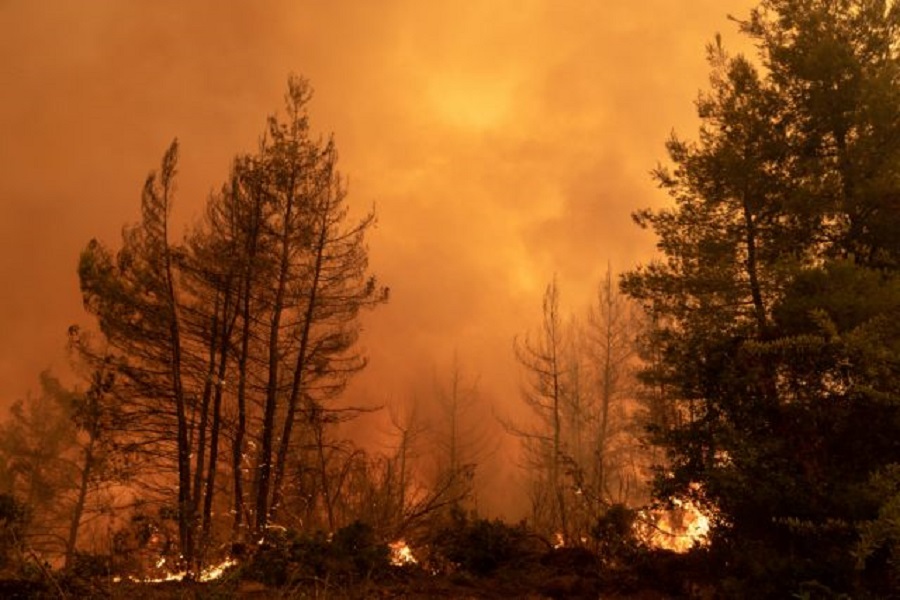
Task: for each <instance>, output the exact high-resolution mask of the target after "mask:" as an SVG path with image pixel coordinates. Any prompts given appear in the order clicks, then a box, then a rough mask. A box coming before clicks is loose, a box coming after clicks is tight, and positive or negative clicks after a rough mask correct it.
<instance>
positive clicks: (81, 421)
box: [0, 372, 111, 566]
mask: <svg viewBox="0 0 900 600" xmlns="http://www.w3.org/2000/svg"><path fill="white" fill-rule="evenodd" d="M109 384H110V382H109V380H108V379H106V380H105V379H104V377H103V376H102V374H101V375H97V376H95V378H94V380H93V381H92V385H91V388H90V389H89V390H88V391H87V392H84V393H83V392H80V391H79V390H77V389H75V390H71V389H68V388H66V387H65V386H63V385H62V384H61V383H60V381H59V380H58V379H57V378H56V377H54V376H53V375H51V374H50V373H49V372H44V373H42V374H41V376H40V388H41V391H40V394H38V395H29V396H28V397H26V398H25V399H24V400H20V401H18V402H16V403H15V404H13V406H12V407H11V409H10V413H9V416H8V418H7V419H6V420H5V421H4V422H3V423H2V425H0V461H2V464H3V486H2V490H0V491H2V492H3V493H5V494H8V495H9V498H11V499H14V501H16V502H19V503H21V505H22V507H24V509H25V510H27V513H28V517H29V518H28V522H27V527H26V526H25V524H23V523H24V522H23V523H19V524H18V525H17V527H18V532H19V533H18V535H19V536H20V542H22V543H26V544H27V545H28V547H29V548H30V549H32V550H34V551H37V552H40V553H41V554H42V555H43V556H45V557H47V558H48V559H50V558H59V557H63V558H64V559H65V563H66V566H68V565H69V563H70V562H71V560H72V557H73V555H74V553H75V550H76V548H77V545H78V542H79V533H80V531H81V526H82V524H83V520H84V517H85V515H87V514H88V513H93V512H94V509H95V508H97V507H96V506H94V503H93V502H92V498H94V497H95V496H96V492H98V491H99V490H100V489H101V487H102V486H103V484H104V482H106V481H107V480H108V479H109V478H110V477H111V473H110V472H109V470H108V469H106V467H105V464H104V463H105V457H106V452H107V449H108V447H107V445H106V444H105V443H104V440H103V439H102V430H103V426H102V425H101V423H104V422H105V420H106V418H107V416H108V411H107V410H106V408H107V398H106V392H107V390H108V386H109Z"/></svg>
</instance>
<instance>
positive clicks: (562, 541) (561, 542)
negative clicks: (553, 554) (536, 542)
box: [553, 531, 566, 550]
mask: <svg viewBox="0 0 900 600" xmlns="http://www.w3.org/2000/svg"><path fill="white" fill-rule="evenodd" d="M565 545H566V538H564V537H563V534H562V533H560V532H559V531H557V532H556V533H554V534H553V549H554V550H559V549H560V548H562V547H563V546H565Z"/></svg>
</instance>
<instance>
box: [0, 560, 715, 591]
mask: <svg viewBox="0 0 900 600" xmlns="http://www.w3.org/2000/svg"><path fill="white" fill-rule="evenodd" d="M561 556H564V554H563V555H560V554H558V553H554V558H555V559H556V560H554V561H546V560H542V561H540V562H533V563H529V564H527V565H517V566H510V567H509V568H505V567H504V568H501V569H498V570H497V571H495V572H493V573H491V574H490V575H489V576H484V577H477V576H474V575H471V574H469V573H464V572H457V573H449V574H447V573H444V574H437V575H434V574H431V573H429V572H427V571H426V570H424V569H421V568H418V567H410V568H407V567H401V568H396V569H392V570H391V572H390V573H388V574H382V575H381V576H379V577H377V578H375V577H371V578H362V579H360V580H356V581H351V582H342V583H336V582H333V581H328V580H327V579H314V578H313V579H305V580H297V581H294V582H292V583H291V584H289V585H285V586H282V587H275V586H267V585H265V584H263V583H260V582H257V581H254V580H251V579H242V578H241V570H240V569H239V568H238V569H235V570H233V571H230V572H226V574H225V575H224V576H223V577H222V578H221V579H218V580H215V581H210V582H205V583H201V582H190V581H167V582H159V583H149V582H134V581H128V580H125V581H114V580H112V579H110V578H102V577H100V578H93V579H89V580H86V579H79V580H74V581H73V580H70V581H48V580H38V581H14V580H5V581H3V580H0V598H8V599H19V598H21V599H32V598H33V599H43V598H70V599H73V600H74V599H82V598H85V599H91V598H96V599H109V600H137V599H138V598H140V599H144V598H146V599H148V600H169V599H184V600H205V599H208V600H219V599H222V600H224V599H227V598H238V599H254V600H262V599H266V598H274V599H284V600H293V599H331V600H362V599H385V600H387V599H393V598H404V599H410V600H419V599H422V600H424V599H427V598H438V599H460V600H487V599H493V598H521V599H526V600H551V599H557V598H560V599H561V598H565V599H575V600H577V599H582V598H583V599H591V600H597V599H598V598H602V599H604V600H664V599H668V598H687V597H697V592H698V590H697V589H689V588H688V587H686V584H685V582H684V581H681V580H679V579H678V577H679V570H680V569H678V565H677V564H675V563H667V564H666V565H665V570H666V571H667V573H666V574H665V575H664V576H659V572H657V574H655V575H654V574H651V573H646V572H645V573H638V572H635V571H634V570H633V569H631V568H629V567H626V568H625V569H624V570H623V569H619V570H615V571H607V572H605V573H604V572H603V571H601V570H600V569H597V568H596V567H595V566H590V567H589V566H587V565H584V564H579V562H578V560H571V561H570V560H566V559H563V560H559V558H560V557H561ZM573 558H576V559H577V557H573Z"/></svg>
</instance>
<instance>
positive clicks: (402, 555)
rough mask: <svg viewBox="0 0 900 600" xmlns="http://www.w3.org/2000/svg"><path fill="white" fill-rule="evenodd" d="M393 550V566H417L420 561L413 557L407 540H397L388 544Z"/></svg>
mask: <svg viewBox="0 0 900 600" xmlns="http://www.w3.org/2000/svg"><path fill="white" fill-rule="evenodd" d="M388 547H389V548H390V549H391V564H392V565H394V566H396V567H402V566H405V565H415V564H418V563H419V561H418V560H416V557H415V556H413V553H412V550H411V549H410V548H409V546H407V545H406V540H397V541H396V542H391V543H390V544H388Z"/></svg>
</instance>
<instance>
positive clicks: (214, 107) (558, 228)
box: [0, 0, 751, 413]
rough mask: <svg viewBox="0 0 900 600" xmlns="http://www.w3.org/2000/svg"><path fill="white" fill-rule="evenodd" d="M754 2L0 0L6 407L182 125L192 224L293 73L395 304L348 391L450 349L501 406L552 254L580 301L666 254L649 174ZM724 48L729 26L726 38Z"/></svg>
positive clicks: (22, 388)
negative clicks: (304, 86) (370, 227)
mask: <svg viewBox="0 0 900 600" xmlns="http://www.w3.org/2000/svg"><path fill="white" fill-rule="evenodd" d="M750 6H751V3H750V2H748V1H747V0H644V1H643V2H640V3H633V2H627V1H625V0H618V1H608V2H599V1H585V0H477V1H476V0H466V1H464V2H449V1H447V2H443V1H438V0H428V1H425V0H377V1H374V0H373V1H369V0H338V1H335V0H329V1H324V0H284V1H265V2H258V1H250V0H247V1H237V0H229V1H227V2H221V1H212V0H154V1H152V2H146V1H142V0H91V1H90V2H77V1H75V0H56V1H51V0H47V1H35V0H0V27H2V35H0V73H2V88H0V281H2V282H3V291H2V294H0V336H2V337H0V340H2V343H0V405H3V404H7V403H9V402H10V401H11V400H13V399H15V398H20V397H22V396H23V395H24V394H25V392H26V390H28V389H33V388H34V387H36V385H37V374H38V372H39V371H40V370H41V369H43V368H46V367H49V366H56V368H59V367H60V365H62V364H64V362H65V360H64V357H63V353H62V348H63V346H64V344H65V332H66V328H67V326H68V325H69V324H71V323H74V322H82V323H85V322H88V321H89V319H88V317H87V315H85V313H83V311H82V309H81V302H80V296H79V292H78V282H77V277H76V274H75V267H76V262H77V258H78V253H79V251H80V250H81V248H82V247H83V246H84V245H85V244H86V242H87V241H88V240H89V239H90V238H91V237H99V238H101V239H103V240H105V241H107V242H108V243H110V244H112V245H117V244H118V236H119V232H120V229H121V227H122V225H123V224H125V223H126V222H131V221H134V220H136V219H137V217H138V214H139V204H138V203H139V197H140V190H141V186H142V183H143V180H144V177H145V176H146V173H147V171H148V170H150V169H151V168H154V167H155V166H156V165H157V164H158V163H159V159H160V157H161V156H162V153H163V151H164V150H165V149H166V147H167V145H168V144H169V142H170V141H171V139H172V138H173V137H175V136H177V137H179V139H180V140H181V153H182V154H181V164H180V173H181V175H180V179H179V188H180V192H179V196H178V198H177V206H176V218H177V219H178V221H179V222H180V223H187V222H188V221H189V220H190V219H192V218H194V217H195V216H196V215H197V214H198V211H199V209H200V207H202V205H203V203H204V202H205V198H206V195H207V192H208V191H209V190H210V189H212V188H215V187H218V186H219V185H220V183H221V181H222V180H223V179H224V177H225V175H226V173H227V169H228V166H229V162H230V160H231V158H232V156H234V154H235V153H237V152H240V151H247V150H253V149H254V146H255V141H256V139H257V138H258V136H259V134H260V132H261V131H262V128H263V125H264V119H265V117H266V115H267V114H268V113H270V112H272V111H273V110H277V109H278V108H279V107H280V103H281V98H282V94H283V91H284V89H285V83H286V79H287V75H288V73H291V72H294V73H298V74H301V75H304V76H306V77H308V78H309V79H310V80H311V82H312V84H313V86H314V87H315V89H316V97H315V99H314V101H313V105H312V122H313V127H314V128H315V129H317V130H319V131H322V132H325V133H327V132H334V134H335V137H336V140H337V144H338V148H339V151H340V154H341V168H342V171H343V172H344V173H345V174H346V175H347V176H349V179H350V201H351V203H352V204H354V205H356V206H359V207H361V208H362V209H364V208H367V207H368V206H370V205H371V204H372V203H375V205H376V208H377V212H378V215H379V225H378V228H377V229H376V230H375V231H374V233H373V235H372V236H371V238H370V248H371V266H372V269H373V271H374V272H375V273H377V274H378V276H379V277H380V278H381V279H382V280H383V282H384V283H386V284H387V285H389V286H390V287H391V290H392V300H391V303H390V304H389V305H387V306H385V307H382V308H380V309H379V310H378V311H377V312H376V313H374V314H373V315H372V316H371V317H369V318H367V319H366V333H365V335H364V339H363V342H364V344H365V346H366V347H367V348H368V350H369V354H370V357H371V364H370V367H369V369H368V371H367V372H366V373H365V374H364V375H363V376H361V377H360V378H359V380H358V381H357V382H356V383H355V384H354V386H353V388H352V389H351V393H352V394H353V395H354V397H359V398H362V397H365V398H368V399H371V400H372V401H373V402H377V403H384V402H390V401H394V400H396V399H398V398H401V399H402V398H404V397H408V396H409V395H410V393H411V390H412V389H413V388H414V387H415V386H416V385H421V383H422V381H426V380H428V381H430V379H431V377H432V376H433V373H434V372H435V371H437V372H438V373H441V372H446V370H447V367H448V365H449V363H450V362H451V357H452V355H453V353H454V352H458V354H459V357H460V362H461V363H462V365H463V367H464V369H465V371H466V372H467V373H469V374H472V375H475V374H479V375H480V380H479V386H480V388H481V391H482V396H483V397H485V398H488V399H489V400H490V401H491V402H492V403H493V406H494V408H495V409H496V410H497V411H498V412H501V413H503V412H506V411H509V410H513V408H514V407H515V406H516V404H517V402H518V398H517V385H518V383H517V382H518V379H519V376H518V373H517V370H516V368H515V365H514V363H513V359H512V352H511V345H512V338H513V336H514V335H516V334H518V333H522V332H524V331H526V330H528V329H531V328H533V327H534V326H535V325H536V324H537V322H538V319H539V315H540V302H541V293H542V291H543V288H544V286H545V284H546V283H547V281H549V279H550V278H551V277H552V276H553V273H554V272H556V273H558V275H559V280H560V284H561V287H562V294H563V302H564V303H565V304H566V305H567V306H569V307H570V308H572V309H576V310H578V311H579V312H581V311H582V310H583V308H584V307H585V305H586V303H587V302H588V300H589V297H590V295H591V293H592V290H593V289H594V288H595V286H596V284H597V282H598V280H599V278H600V276H601V274H602V273H603V271H604V270H605V268H606V265H607V261H610V262H611V263H612V265H613V268H614V269H616V270H622V269H625V268H629V267H631V266H633V265H634V264H635V263H636V262H637V261H639V260H645V259H646V258H647V257H649V256H650V255H651V254H652V250H653V240H652V238H651V237H650V236H649V235H647V234H645V233H643V232H641V231H639V230H638V229H637V228H636V227H635V226H633V225H632V224H631V221H630V217H629V214H630V212H631V211H632V210H633V209H635V208H638V207H643V206H648V205H660V204H661V203H662V202H665V201H666V198H665V196H664V195H663V194H662V193H661V192H660V191H658V190H656V189H655V186H654V185H653V182H652V181H651V180H650V178H649V176H648V171H649V170H650V169H651V168H652V167H653V166H654V165H655V164H656V162H657V161H658V160H660V159H662V158H664V150H663V142H664V141H665V139H666V137H667V136H668V135H669V133H670V131H671V130H672V129H673V128H674V129H675V130H677V131H679V132H681V133H682V134H684V135H686V136H689V137H692V136H693V135H694V131H695V129H696V121H695V120H694V116H693V115H694V110H693V108H694V107H693V100H694V98H695V97H696V95H697V91H698V90H699V89H701V88H703V87H705V85H706V73H707V69H706V64H705V59H704V47H705V44H706V43H707V42H708V41H709V40H711V39H712V37H713V36H714V34H715V33H716V32H717V31H720V32H722V33H723V35H724V38H725V40H726V44H728V45H729V46H730V47H735V45H736V44H737V43H738V41H739V40H738V37H737V34H736V33H735V30H736V27H735V25H734V24H733V23H731V22H729V21H728V20H727V18H726V15H727V14H729V13H730V14H734V15H736V16H744V15H746V13H747V11H748V9H749V7H750ZM729 42H730V43H729Z"/></svg>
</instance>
